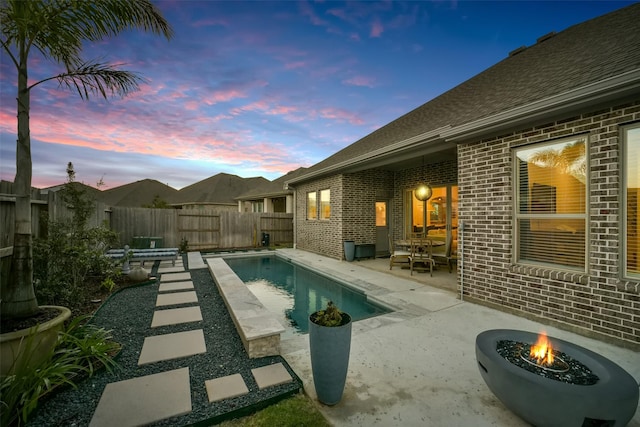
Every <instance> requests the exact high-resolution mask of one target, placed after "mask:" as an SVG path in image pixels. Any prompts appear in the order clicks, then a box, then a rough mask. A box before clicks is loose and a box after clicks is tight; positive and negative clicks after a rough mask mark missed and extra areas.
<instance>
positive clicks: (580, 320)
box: [458, 100, 640, 347]
mask: <svg viewBox="0 0 640 427" xmlns="http://www.w3.org/2000/svg"><path fill="white" fill-rule="evenodd" d="M635 120H640V100H638V101H636V102H632V103H628V104H625V105H620V106H615V107H611V108H604V109H599V110H597V111H591V112H589V113H585V114H581V115H577V116H572V117H565V118H563V119H561V120H557V121H554V122H551V123H547V124H543V125H540V126H535V127H531V128H528V129H524V130H521V131H519V132H514V133H511V134H507V135H502V136H500V137H496V138H492V139H486V140H482V141H476V142H471V143H466V144H462V145H460V146H459V147H458V170H459V175H458V186H459V187H458V190H459V219H460V220H461V221H464V222H465V227H466V228H465V231H464V254H463V257H464V277H463V283H464V296H465V298H468V299H470V300H472V301H475V302H481V303H486V304H488V305H492V306H498V307H501V308H503V309H507V310H509V311H513V312H515V313H516V314H519V315H524V316H525V317H530V318H534V319H536V320H540V319H547V320H549V321H551V322H552V323H557V324H558V325H559V326H564V327H565V328H569V329H573V330H576V331H577V332H581V333H585V334H586V335H593V336H596V337H598V338H609V339H613V340H615V341H617V342H619V343H622V344H623V345H624V344H625V343H626V344H630V345H631V346H632V347H637V346H638V345H640V282H635V281H626V280H623V279H622V278H621V267H622V266H621V263H622V261H621V256H620V252H621V250H622V248H621V244H622V241H623V236H622V234H621V233H622V229H621V220H622V216H621V214H622V211H621V207H622V200H621V195H620V194H619V193H620V188H619V186H620V182H621V160H622V159H621V154H620V149H621V147H620V141H619V137H620V130H619V125H620V124H624V123H628V122H632V121H635ZM585 133H586V134H588V135H589V152H588V153H589V171H590V174H589V180H590V182H589V205H588V209H589V210H588V228H589V236H588V239H589V240H588V245H589V250H588V259H587V265H588V268H587V273H576V272H570V271H562V270H557V269H551V268H544V267H539V266H535V267H534V266H525V265H520V264H514V262H513V257H514V255H513V254H514V246H513V225H514V211H513V209H514V206H513V168H512V149H513V148H514V147H518V146H522V145H526V144H530V143H535V142H543V141H548V140H553V139H555V138H559V137H566V136H570V135H576V134H585Z"/></svg>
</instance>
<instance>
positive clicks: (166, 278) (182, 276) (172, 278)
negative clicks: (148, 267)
mask: <svg viewBox="0 0 640 427" xmlns="http://www.w3.org/2000/svg"><path fill="white" fill-rule="evenodd" d="M184 280H191V273H189V272H188V271H185V272H183V273H165V274H163V275H162V276H161V277H160V282H162V283H164V282H179V281H184Z"/></svg>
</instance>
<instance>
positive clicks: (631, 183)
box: [622, 123, 640, 280]
mask: <svg viewBox="0 0 640 427" xmlns="http://www.w3.org/2000/svg"><path fill="white" fill-rule="evenodd" d="M622 143H623V146H622V148H623V152H622V159H623V160H622V163H623V164H622V168H623V177H622V185H623V190H622V198H623V225H622V229H623V233H624V237H623V242H624V245H623V256H622V258H623V261H624V269H623V271H624V276H625V277H628V278H633V279H636V280H637V279H640V258H639V256H638V253H640V234H638V223H640V123H635V124H633V125H631V126H628V127H624V128H623V129H622Z"/></svg>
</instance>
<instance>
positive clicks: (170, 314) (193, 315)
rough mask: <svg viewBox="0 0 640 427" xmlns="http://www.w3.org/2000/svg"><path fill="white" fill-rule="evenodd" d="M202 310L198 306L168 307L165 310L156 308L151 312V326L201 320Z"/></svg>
mask: <svg viewBox="0 0 640 427" xmlns="http://www.w3.org/2000/svg"><path fill="white" fill-rule="evenodd" d="M201 321H202V312H201V311H200V307H199V306H192V307H180V308H169V309H165V310H156V311H154V313H153V320H151V327H152V328H157V327H159V326H167V325H177V324H180V323H189V322H201Z"/></svg>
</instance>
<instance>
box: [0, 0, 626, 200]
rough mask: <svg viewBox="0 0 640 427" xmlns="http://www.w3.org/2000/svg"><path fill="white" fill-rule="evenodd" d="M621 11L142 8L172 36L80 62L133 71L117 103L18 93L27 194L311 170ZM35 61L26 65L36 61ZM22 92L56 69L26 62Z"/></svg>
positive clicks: (304, 4) (9, 121) (7, 133)
mask: <svg viewBox="0 0 640 427" xmlns="http://www.w3.org/2000/svg"><path fill="white" fill-rule="evenodd" d="M631 3H633V2H629V1H625V2H622V1H569V2H558V1H531V2H530V1H499V2H498V1H493V2H483V1H460V0H458V1H444V0H443V1H440V0H437V1H409V2H395V1H394V2H391V1H383V2H369V1H367V2H365V1H354V2H338V1H280V2H267V1H196V0H171V1H167V0H157V1H154V4H156V6H157V7H158V9H159V10H160V11H161V12H162V14H163V16H164V17H165V18H166V19H167V20H168V21H169V23H170V24H171V26H172V27H173V30H174V32H175V34H174V37H173V38H172V39H171V40H169V41H167V39H166V38H164V37H160V36H154V35H152V34H147V33H142V32H133V31H130V32H125V33H122V34H120V35H118V36H117V37H114V38H108V39H105V40H103V41H100V42H98V43H94V44H87V45H86V46H85V47H84V50H83V57H84V58H85V59H99V60H100V61H102V62H108V63H110V64H114V65H117V66H118V67H119V68H120V69H126V70H130V71H134V72H137V73H139V74H140V75H141V76H142V77H143V78H144V79H145V81H144V83H143V84H141V85H140V90H139V91H137V92H135V93H133V94H130V95H129V96H127V97H125V98H110V99H109V100H104V99H100V98H96V97H94V98H91V99H90V100H88V101H83V100H81V99H80V98H79V96H78V94H77V93H74V92H71V91H68V90H66V89H64V88H61V87H59V86H58V84H57V82H56V81H49V82H47V83H43V84H41V85H39V86H37V87H36V88H34V89H33V91H32V94H31V114H30V117H31V150H32V157H33V186H34V187H38V188H46V187H49V186H53V185H58V184H61V183H64V182H65V180H66V168H67V163H68V162H72V163H73V165H74V169H75V172H76V180H77V181H80V182H84V183H85V184H88V185H92V186H96V184H97V183H98V182H102V183H103V185H102V186H101V188H102V189H103V190H105V189H109V188H113V187H117V186H120V185H124V184H127V183H131V182H135V181H138V180H142V179H147V178H149V179H155V180H158V181H160V182H162V183H164V184H167V185H170V186H171V187H174V188H176V189H180V188H183V187H185V186H187V185H190V184H193V183H196V182H198V181H201V180H203V179H206V178H209V177H211V176H213V175H216V174H218V173H221V172H223V173H228V174H235V175H238V176H241V177H244V178H249V177H256V176H263V177H265V178H267V179H269V180H273V179H276V178H278V177H280V176H282V175H284V174H286V173H287V172H289V171H292V170H295V169H297V168H299V167H309V166H312V165H314V164H315V163H318V162H320V161H321V160H323V159H325V158H327V157H329V156H330V155H332V154H334V153H336V152H337V151H339V150H341V149H342V148H344V147H346V146H348V145H350V144H352V143H354V142H356V141H357V140H359V139H361V138H363V137H365V136H366V135H368V134H370V133H371V132H373V131H374V130H376V129H378V128H380V127H382V126H384V125H385V124H387V123H389V122H391V121H393V120H394V119H396V118H398V117H400V116H402V115H403V114H406V113H408V112H409V111H411V110H413V109H414V108H417V107H419V106H420V105H422V104H424V103H426V102H428V101H429V100H431V99H433V98H435V97H437V96H438V95H440V94H442V93H444V92H446V91H447V90H449V89H452V88H453V87H455V86H457V85H458V84H460V83H462V82H464V81H465V80H467V79H469V78H471V77H473V76H474V75H476V74H478V73H479V72H481V71H483V70H485V69H487V68H489V67H490V66H492V65H494V64H496V63H498V62H500V61H502V60H503V59H505V58H506V57H507V56H508V54H509V52H510V51H512V50H514V49H516V48H518V47H520V46H530V45H533V44H535V42H536V39H537V38H538V37H540V36H542V35H545V34H547V33H549V32H551V31H556V32H559V31H562V30H564V29H566V28H568V27H570V26H572V25H575V24H578V23H580V22H583V21H586V20H588V19H591V18H594V17H597V16H600V15H603V14H605V13H608V12H610V11H613V10H617V9H620V8H622V7H624V6H626V5H628V4H631ZM34 53H35V52H34ZM29 67H30V68H29V79H30V82H35V81H38V80H41V79H45V78H48V77H51V76H54V75H56V74H58V73H60V72H61V71H62V68H61V67H60V66H59V65H57V64H55V63H53V62H51V61H48V60H46V59H44V58H42V57H40V56H38V55H37V54H34V55H32V57H31V62H30V64H29ZM16 87H17V73H16V71H15V67H14V66H13V64H12V63H11V62H10V61H9V58H8V56H7V54H6V52H4V50H3V51H2V53H1V54H0V178H1V179H3V180H8V181H13V179H14V176H15V145H16V127H17V122H16Z"/></svg>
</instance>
